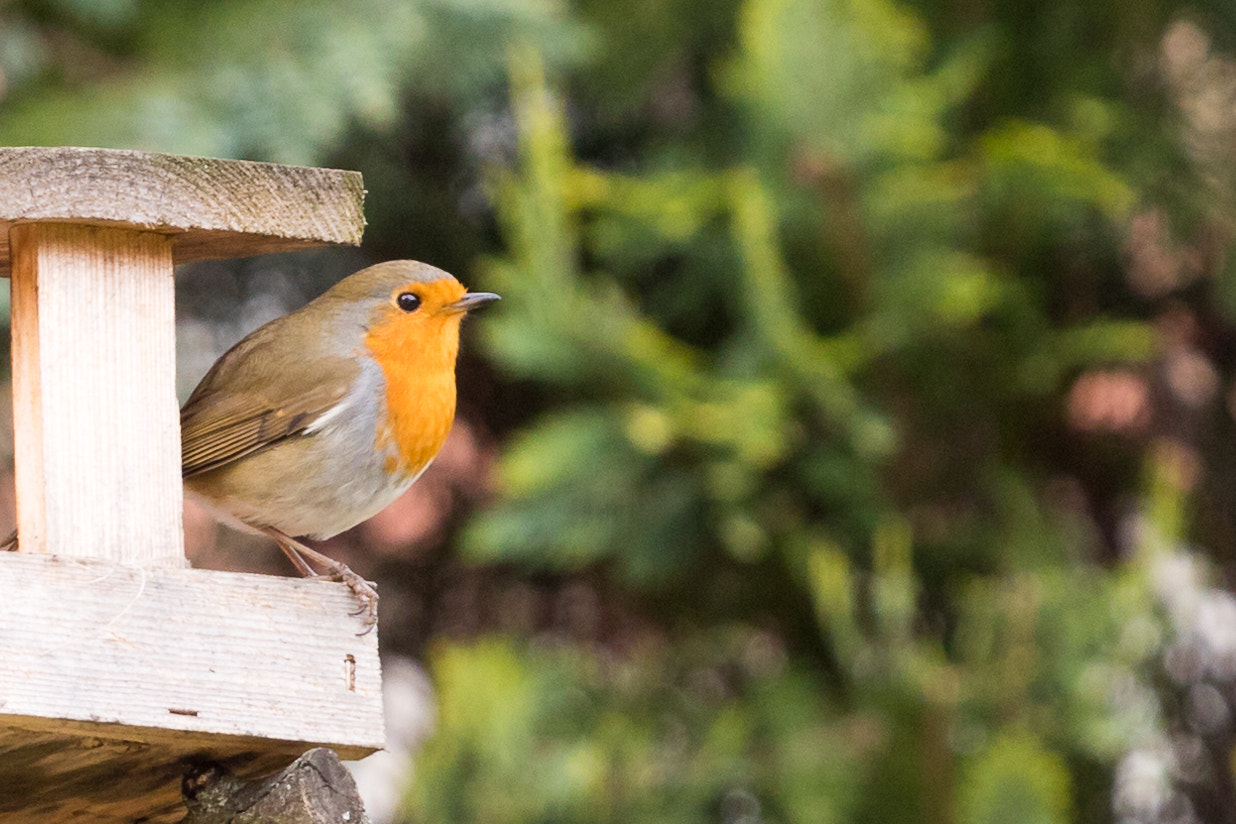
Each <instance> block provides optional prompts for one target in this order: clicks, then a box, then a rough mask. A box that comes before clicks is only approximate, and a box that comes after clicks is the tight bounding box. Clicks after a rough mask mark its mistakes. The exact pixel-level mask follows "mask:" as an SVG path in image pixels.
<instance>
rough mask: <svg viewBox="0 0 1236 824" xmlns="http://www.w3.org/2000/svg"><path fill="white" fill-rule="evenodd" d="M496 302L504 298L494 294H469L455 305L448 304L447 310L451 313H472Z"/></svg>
mask: <svg viewBox="0 0 1236 824" xmlns="http://www.w3.org/2000/svg"><path fill="white" fill-rule="evenodd" d="M495 300H502V298H500V297H499V296H498V295H495V294H494V293H493V292H469V293H468V294H466V295H464V296H463V297H462V298H460V299H459V300H457V301H455V302H454V303H448V304H447V305H446V308H447V310H449V311H451V312H471V311H472V310H473V309H480V308H481V307H482V306H488V305H489V304H491V303H493V302H494V301H495Z"/></svg>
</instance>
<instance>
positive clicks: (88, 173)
mask: <svg viewBox="0 0 1236 824" xmlns="http://www.w3.org/2000/svg"><path fill="white" fill-rule="evenodd" d="M364 196H365V190H364V184H363V182H362V180H361V176H360V174H359V173H358V172H347V171H340V170H337V169H319V168H311V167H305V166H283V165H277V164H272V163H253V162H249V161H243V160H219V159H214V158H199V157H181V156H177V155H164V154H150V153H145V152H134V151H126V150H118V149H87V148H76V147H51V148H45V147H7V148H0V274H3V273H4V271H5V270H7V268H8V262H9V249H8V245H7V236H8V229H9V226H10V225H11V224H14V223H33V222H70V223H84V224H95V225H112V226H124V227H130V228H137V229H142V230H146V231H154V232H159V233H161V234H167V235H171V236H172V238H173V241H172V253H173V258H174V259H175V261H176V262H177V263H186V262H189V261H193V260H203V259H209V258H229V257H243V256H247V255H258V254H266V253H269V252H285V251H291V250H294V249H303V248H308V247H311V246H321V245H325V244H346V245H351V246H356V245H359V243H360V240H361V235H362V233H363V232H364V228H365V218H364V212H363V205H364Z"/></svg>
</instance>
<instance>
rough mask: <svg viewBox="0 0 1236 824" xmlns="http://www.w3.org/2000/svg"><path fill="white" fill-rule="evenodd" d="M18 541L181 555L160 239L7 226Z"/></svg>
mask: <svg viewBox="0 0 1236 824" xmlns="http://www.w3.org/2000/svg"><path fill="white" fill-rule="evenodd" d="M11 234H12V238H11V242H12V247H13V252H14V263H15V267H14V270H13V292H12V299H13V314H12V334H13V415H14V426H15V431H16V433H17V439H16V449H15V455H14V461H15V465H16V480H17V522H18V529H19V532H20V535H21V541H22V544H21V548H22V549H23V550H24V551H29V552H50V553H58V554H71V555H79V556H90V557H103V558H111V559H112V560H115V561H118V562H122V563H142V564H148V563H163V564H174V565H182V564H184V534H183V530H182V528H181V516H182V512H183V501H182V494H181V487H180V420H179V410H178V408H177V402H176V395H175V381H176V357H175V352H176V350H175V334H176V329H175V323H176V319H175V297H174V294H173V289H174V283H173V278H172V259H171V242H170V240H169V239H168V238H167V237H166V236H164V235H159V234H155V233H152V232H136V231H131V230H124V229H114V228H101V227H92V226H79V225H74V224H68V223H52V224H23V225H20V226H15V227H13V230H12V232H11Z"/></svg>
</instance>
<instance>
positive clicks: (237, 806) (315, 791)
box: [182, 748, 369, 824]
mask: <svg viewBox="0 0 1236 824" xmlns="http://www.w3.org/2000/svg"><path fill="white" fill-rule="evenodd" d="M184 791H185V792H184V795H185V806H186V807H187V808H188V810H189V814H188V815H187V816H185V818H184V821H183V822H182V824H252V822H255V821H261V822H268V824H369V816H367V815H366V814H365V808H364V805H363V804H362V803H361V798H360V794H359V793H358V792H357V790H356V782H355V781H354V780H353V779H352V776H351V774H350V773H349V772H348V771H347V769H345V768H344V766H343V764H341V763H339V757H338V756H337V755H335V754H334V753H333V752H331V751H330V750H328V749H324V748H318V749H314V750H310V751H309V752H307V753H305V754H304V755H302V756H301V757H300V758H298V759H296V760H295V761H293V762H292V763H291V764H289V765H288V766H287V768H286V769H284V770H283V771H282V772H280V773H279V774H278V775H274V776H271V777H270V778H267V779H265V780H262V781H252V782H244V781H241V780H239V779H237V778H236V777H235V776H233V775H231V774H230V772H229V771H227V770H226V768H223V767H221V766H220V765H216V764H209V765H205V766H198V767H194V768H192V769H191V771H190V773H189V774H188V775H187V776H186V777H185V782H184Z"/></svg>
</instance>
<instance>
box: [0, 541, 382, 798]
mask: <svg viewBox="0 0 1236 824" xmlns="http://www.w3.org/2000/svg"><path fill="white" fill-rule="evenodd" d="M0 604H4V609H2V610H0V661H3V662H4V665H3V666H2V667H0V727H19V728H22V729H30V730H37V731H44V732H56V731H59V732H64V733H67V734H72V735H91V736H95V737H98V738H100V739H108V738H119V739H123V740H126V741H143V742H149V743H152V744H159V743H163V744H167V743H168V742H175V743H176V744H177V746H179V747H181V748H184V749H189V750H192V749H196V748H203V747H210V746H219V739H220V737H231V738H233V739H236V740H238V741H240V742H242V743H243V744H244V746H248V745H249V740H250V739H254V738H267V739H273V740H275V741H282V742H287V743H288V744H289V745H290V747H291V748H292V749H294V750H295V751H296V752H303V751H304V750H305V749H308V748H310V747H314V746H326V747H331V748H333V749H335V750H337V751H339V752H340V754H341V755H344V756H345V757H359V756H361V755H365V754H368V753H369V752H372V751H374V750H376V749H380V748H381V747H382V746H383V737H384V733H383V724H382V690H381V671H380V667H379V664H378V649H377V637H376V636H377V632H376V630H375V631H373V632H369V633H367V634H364V635H361V634H359V633H361V632H362V631H363V630H364V629H365V626H364V623H363V621H362V619H361V618H360V617H359V616H356V615H353V614H352V613H353V612H355V610H356V598H355V596H354V595H353V594H352V593H351V592H350V591H349V590H348V588H347V587H346V586H344V585H343V584H339V583H335V582H331V581H326V580H322V579H290V578H277V577H273V576H269V575H252V574H244V573H235V572H219V571H213V570H194V569H176V568H166V567H154V568H146V567H139V566H134V565H120V564H111V563H104V562H98V561H84V560H78V559H66V558H60V557H58V556H47V555H32V554H28V553H18V552H10V553H0ZM3 764H4V759H3V758H0V770H2V769H3ZM3 786H5V782H4V778H3V774H2V772H0V787H3Z"/></svg>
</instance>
